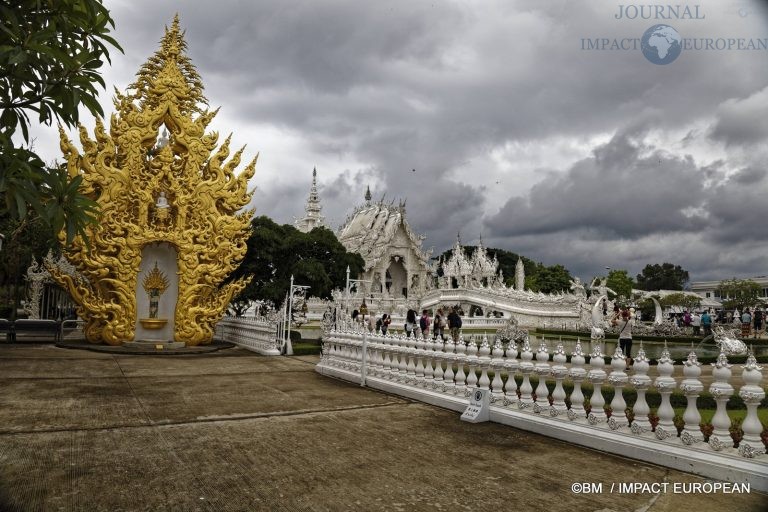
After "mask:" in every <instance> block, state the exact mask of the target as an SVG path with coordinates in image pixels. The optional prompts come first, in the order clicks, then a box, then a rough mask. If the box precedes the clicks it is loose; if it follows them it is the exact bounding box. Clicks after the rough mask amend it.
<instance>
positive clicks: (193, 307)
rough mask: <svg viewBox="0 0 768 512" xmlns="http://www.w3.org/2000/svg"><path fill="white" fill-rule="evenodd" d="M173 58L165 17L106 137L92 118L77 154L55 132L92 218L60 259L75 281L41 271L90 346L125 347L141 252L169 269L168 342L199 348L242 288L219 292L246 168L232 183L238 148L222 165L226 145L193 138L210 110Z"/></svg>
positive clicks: (239, 235)
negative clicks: (96, 209)
mask: <svg viewBox="0 0 768 512" xmlns="http://www.w3.org/2000/svg"><path fill="white" fill-rule="evenodd" d="M185 49H186V43H185V41H184V38H183V33H182V32H181V31H180V30H179V20H178V16H177V17H176V18H174V20H173V23H172V25H171V27H170V29H169V28H168V27H166V29H165V36H164V37H163V38H162V41H161V43H160V49H159V50H158V51H157V52H156V53H155V55H153V56H152V57H150V58H149V60H148V61H147V62H146V63H145V64H144V65H143V66H142V67H141V69H140V70H139V72H138V74H137V79H136V81H135V82H134V83H133V84H131V85H130V86H129V88H128V91H127V92H126V93H125V94H120V93H119V92H117V93H116V97H115V100H114V103H115V108H116V112H115V113H114V114H112V117H111V120H110V126H109V133H107V131H106V129H105V127H104V124H103V122H102V121H101V120H100V119H97V120H96V128H95V131H94V135H95V140H93V139H91V138H90V137H89V135H88V133H87V131H86V129H85V128H84V127H83V126H82V125H80V127H79V132H80V142H81V144H82V147H83V150H84V151H83V153H82V154H80V153H79V151H78V149H77V148H75V146H74V145H73V144H72V143H71V142H70V140H69V139H68V138H67V136H66V135H65V133H64V131H63V130H62V129H61V128H60V133H61V149H62V151H63V153H64V156H65V158H66V161H67V169H68V172H69V174H70V176H77V175H80V176H82V177H83V181H82V185H81V192H82V193H83V194H85V195H87V196H88V197H90V198H91V199H93V200H94V201H96V202H98V203H99V205H100V207H101V213H100V218H99V221H98V222H97V223H96V224H94V225H91V226H90V227H89V228H88V230H87V234H88V239H89V242H88V243H86V241H85V240H83V239H82V238H77V239H75V242H74V244H73V245H72V247H70V248H69V249H68V251H67V253H66V256H67V258H68V259H69V261H71V262H72V263H73V264H74V265H75V266H76V267H77V269H78V270H79V271H80V273H81V274H82V277H81V278H77V277H72V276H70V275H67V274H64V273H62V272H59V271H57V269H55V268H52V269H51V271H52V274H53V276H54V278H55V279H56V280H57V281H58V282H59V283H60V284H61V285H63V286H64V287H66V288H67V289H68V290H69V292H70V293H71V295H72V297H73V298H74V300H75V302H76V303H77V304H78V305H79V308H78V313H79V314H80V316H81V317H82V318H83V319H85V322H86V325H85V335H86V338H87V339H88V340H89V341H90V342H93V343H108V344H110V345H120V344H121V343H123V342H125V341H132V340H134V337H135V335H136V329H137V325H138V320H139V317H141V316H145V312H143V311H141V312H139V311H138V310H137V309H138V308H137V289H138V288H139V287H138V284H137V283H138V281H139V272H140V267H141V266H142V251H143V250H144V249H145V247H147V246H150V245H152V247H160V246H162V247H165V246H167V247H168V251H169V253H171V254H173V256H172V257H173V258H174V259H175V263H174V265H175V266H174V269H175V270H176V271H175V272H174V274H177V275H178V279H177V282H178V284H177V290H175V291H174V292H175V293H174V294H173V296H174V297H175V305H170V306H169V308H170V311H172V312H175V313H174V314H173V315H171V316H173V318H172V320H173V322H172V325H173V328H172V330H173V333H172V337H173V341H177V342H184V343H186V345H199V344H207V343H210V342H211V340H212V338H213V328H214V325H215V324H216V322H218V321H219V320H220V319H221V317H222V315H223V314H224V310H225V308H226V306H227V305H228V304H229V302H230V300H231V299H232V297H233V296H234V295H235V294H236V293H238V292H239V291H240V290H242V289H243V287H244V286H245V285H246V281H244V280H238V281H234V282H231V283H228V284H224V285H223V284H222V283H223V281H224V280H225V278H226V277H227V276H228V275H229V274H230V273H231V272H232V270H234V269H235V267H236V266H237V265H238V263H239V262H240V261H241V260H242V258H243V257H244V256H245V252H246V239H247V238H248V235H249V233H250V227H249V221H250V218H251V215H252V211H241V209H242V208H243V207H245V206H246V205H247V204H248V202H249V201H250V198H251V194H252V192H249V191H248V180H249V179H250V178H251V177H252V176H253V173H254V170H255V167H256V159H254V160H253V161H252V162H251V163H250V164H248V166H247V167H246V168H245V169H244V170H243V171H242V172H241V173H240V174H239V175H236V174H235V172H234V171H235V168H236V167H237V166H238V165H239V164H240V158H241V155H242V152H243V149H244V148H243V149H240V150H239V151H237V152H236V153H235V154H234V155H233V156H232V158H231V159H229V160H227V158H228V157H229V154H230V149H229V142H230V138H227V139H226V141H225V142H224V144H223V145H222V146H221V147H219V148H218V150H217V149H216V145H217V141H218V134H217V133H215V132H213V133H205V129H206V127H207V126H208V124H209V123H210V122H211V120H212V119H213V117H214V116H215V115H216V111H213V112H211V111H209V110H208V109H207V100H206V99H205V97H204V96H203V85H202V82H201V80H200V77H199V76H198V74H197V72H196V70H195V68H194V66H193V65H192V63H191V62H190V60H189V58H188V57H187V56H186V55H185V53H184V51H185ZM161 130H162V131H163V132H165V134H164V135H162V136H161V135H160V133H161ZM166 130H167V132H166ZM153 244H154V245H153ZM174 279H175V278H174ZM142 300H143V299H142ZM139 328H140V327H139Z"/></svg>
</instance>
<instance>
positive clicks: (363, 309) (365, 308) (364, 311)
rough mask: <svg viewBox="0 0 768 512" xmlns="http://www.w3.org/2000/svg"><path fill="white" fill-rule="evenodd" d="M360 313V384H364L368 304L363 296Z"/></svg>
mask: <svg viewBox="0 0 768 512" xmlns="http://www.w3.org/2000/svg"><path fill="white" fill-rule="evenodd" d="M360 314H361V315H363V360H362V362H361V363H362V364H361V365H360V385H361V386H365V370H366V368H365V366H366V362H367V359H368V357H367V356H368V327H367V326H366V325H365V315H367V314H368V305H367V304H366V303H365V297H363V303H362V304H360Z"/></svg>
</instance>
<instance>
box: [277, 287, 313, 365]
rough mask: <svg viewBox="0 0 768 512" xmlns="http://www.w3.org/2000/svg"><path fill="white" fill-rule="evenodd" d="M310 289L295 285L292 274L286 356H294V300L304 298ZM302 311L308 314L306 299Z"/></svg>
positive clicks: (285, 345)
mask: <svg viewBox="0 0 768 512" xmlns="http://www.w3.org/2000/svg"><path fill="white" fill-rule="evenodd" d="M308 289H309V286H305V285H301V284H293V274H291V287H290V289H289V290H288V328H287V329H286V336H285V344H284V345H283V346H284V347H285V355H287V356H292V355H293V345H291V322H292V321H293V298H294V297H296V298H304V294H305V293H306V291H307V290H308ZM305 308H306V309H305ZM301 309H302V311H303V312H306V311H307V310H308V308H307V302H306V299H305V300H304V305H303V306H302V308H301Z"/></svg>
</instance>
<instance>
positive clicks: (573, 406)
mask: <svg viewBox="0 0 768 512" xmlns="http://www.w3.org/2000/svg"><path fill="white" fill-rule="evenodd" d="M462 341H463V340H460V342H459V343H456V344H454V343H453V342H451V341H448V342H447V343H443V342H442V341H441V340H423V339H418V340H417V339H416V338H404V337H402V336H382V335H378V334H370V333H363V332H351V331H331V332H330V333H329V334H328V335H327V336H326V337H325V338H324V340H323V355H322V357H321V360H320V362H319V363H318V365H317V367H316V370H317V371H318V372H319V373H321V374H324V375H330V376H334V377H338V378H341V379H344V380H348V381H352V382H357V383H364V384H365V385H367V386H370V387H373V388H377V389H381V390H384V391H387V392H391V393H395V394H399V395H402V396H407V397H409V398H413V399H416V400H421V401H423V402H427V403H431V404H434V405H438V406H441V407H446V408H449V409H453V410H456V411H462V410H464V408H465V407H466V406H467V404H468V397H469V396H470V394H471V390H472V389H473V388H481V389H488V390H489V391H490V394H491V405H490V419H491V421H495V422H499V423H504V424H507V425H511V426H513V427H517V428H521V429H524V430H529V431H533V432H537V433H540V434H544V435H548V436H550V437H554V438H557V439H561V440H565V441H568V442H571V443H575V444H579V445H583V446H588V447H590V448H593V449H598V450H602V451H606V452H610V453H615V454H618V455H622V456H626V457H631V458H635V459H640V460H644V461H647V462H651V463H654V464H659V465H663V466H667V467H670V468H674V469H679V470H682V471H688V472H692V473H696V474H699V475H703V476H705V477H709V478H714V479H718V480H725V481H729V482H735V483H749V484H750V485H751V486H752V488H754V489H756V490H761V491H764V492H765V491H768V457H767V456H766V455H765V445H764V444H763V442H762V440H761V437H760V435H761V432H762V430H763V426H762V424H761V422H760V420H759V418H758V415H757V408H758V406H759V404H760V402H761V400H762V399H763V398H765V391H764V390H763V388H762V387H761V382H762V371H761V370H762V367H760V366H759V365H757V363H756V361H755V359H754V357H752V356H750V357H749V358H748V359H747V363H746V364H745V365H744V366H743V372H742V376H741V379H740V380H741V381H742V382H740V383H734V384H735V385H732V384H731V383H730V382H729V381H730V380H732V379H731V370H730V365H729V364H728V362H727V359H726V357H725V355H722V354H721V355H720V358H719V359H718V362H717V363H715V364H713V369H712V376H713V382H712V384H710V385H709V387H708V390H709V392H710V394H711V395H712V396H713V397H714V399H715V401H716V404H717V411H716V413H715V415H714V417H713V419H712V425H713V427H714V431H713V432H712V434H711V435H710V436H709V439H708V441H705V440H704V436H703V434H702V432H701V430H700V427H699V423H700V421H701V415H700V413H699V411H698V408H697V400H696V399H697V398H698V396H699V394H700V393H701V392H702V391H703V390H704V385H703V384H702V382H701V381H700V380H699V376H700V375H701V368H700V366H701V363H698V362H697V360H696V355H695V353H694V352H691V354H690V355H689V356H688V359H687V360H686V361H685V362H684V366H683V378H682V379H680V380H679V382H678V379H676V378H675V377H673V374H674V373H675V368H677V367H676V366H673V364H674V362H673V361H671V360H670V359H669V357H668V355H667V354H666V352H665V353H664V354H662V357H661V358H660V359H659V363H658V374H659V376H658V377H656V379H655V380H652V379H651V377H649V376H648V370H649V364H648V360H647V359H646V358H645V354H644V353H642V350H641V351H640V352H641V353H638V354H637V357H636V358H635V360H634V365H633V372H632V374H631V375H629V374H628V373H627V372H626V371H625V360H624V356H623V354H621V351H620V349H618V350H617V351H616V353H615V354H614V356H613V358H612V360H611V363H610V367H609V368H607V369H606V368H605V360H604V358H603V355H602V354H601V353H600V348H599V347H596V348H595V351H594V352H593V353H592V354H591V356H592V357H591V358H590V362H589V366H585V358H584V354H582V351H581V345H580V344H577V345H576V348H575V350H574V352H573V354H572V355H571V363H570V365H569V367H567V366H566V365H565V363H566V360H567V358H566V354H565V351H564V350H563V349H562V346H559V347H558V348H557V349H556V350H555V352H554V355H553V357H552V362H551V363H550V354H549V349H548V348H547V346H546V344H544V343H542V345H541V346H540V347H539V348H538V350H537V351H536V353H535V356H534V352H533V351H532V350H531V348H530V347H529V346H528V343H527V342H526V343H525V344H524V345H523V346H522V347H517V346H516V345H515V344H514V343H510V344H509V346H506V347H504V346H503V345H502V344H501V343H500V342H496V343H495V344H494V346H493V347H491V346H489V344H488V341H487V339H484V340H483V343H482V344H481V345H480V347H478V346H477V345H475V344H474V343H470V344H468V345H465V344H463V343H462ZM364 347H365V348H364ZM534 357H535V361H534ZM467 368H468V369H469V371H468V372H466V369H467ZM489 372H492V373H493V380H492V381H491V379H490V378H489ZM478 373H479V377H478ZM534 374H535V375H537V376H538V377H539V382H538V386H537V387H536V389H535V390H534V389H533V388H532V385H531V382H530V377H531V375H534ZM503 375H506V376H507V379H506V382H504V380H503V379H502V376H503ZM518 375H519V376H522V383H521V384H520V385H518V383H517V382H516V379H515V378H514V377H515V376H518ZM566 378H568V379H570V380H571V381H572V382H573V390H572V392H571V393H570V396H567V394H566V391H565V389H564V387H563V381H564V380H565V379H566ZM547 380H550V381H554V383H555V387H554V390H553V391H552V393H551V394H550V392H549V390H548V388H547V386H546V381H547ZM585 381H586V382H589V383H591V384H592V387H593V391H592V394H591V396H590V397H589V401H590V404H591V411H590V412H589V414H587V412H586V410H585V407H584V405H585V397H584V394H583V392H582V390H581V386H582V383H583V382H585ZM606 383H607V384H609V385H611V386H613V388H614V390H615V393H614V397H613V400H612V401H611V403H610V407H611V409H612V412H611V414H610V417H608V416H607V414H606V412H605V410H604V408H603V406H604V404H605V399H604V398H603V393H602V390H601V386H602V385H604V384H606ZM738 384H740V389H739V392H738V395H739V396H740V397H741V398H742V400H743V401H744V403H745V405H746V407H747V414H746V417H745V418H744V421H743V422H742V430H743V432H744V435H743V439H742V440H741V442H740V443H739V447H738V449H736V448H734V442H733V440H732V438H731V436H730V433H729V428H730V426H731V420H730V417H729V416H728V412H727V410H726V403H727V402H728V399H729V398H730V397H731V396H732V395H733V394H734V393H735V391H734V387H737V386H738ZM569 387H570V386H569ZM650 387H655V388H656V389H657V390H658V392H659V394H660V395H661V405H660V407H659V408H658V411H657V416H658V424H657V425H656V427H655V428H652V425H651V422H650V420H649V413H650V408H649V406H648V403H647V401H646V398H645V394H646V391H647V390H648V389H649V388H650ZM676 387H679V389H680V390H681V391H683V393H684V394H685V397H686V399H687V408H686V410H685V413H684V415H683V419H684V421H685V425H684V428H683V431H682V434H681V435H680V436H679V437H678V433H677V429H676V427H675V424H674V421H673V419H674V416H675V413H674V410H673V408H672V406H671V403H670V395H671V394H672V392H673V390H674V389H675V388H676ZM625 388H627V389H634V390H635V391H636V392H637V400H636V402H635V404H634V407H633V415H634V418H633V420H632V422H631V423H630V421H629V420H628V418H627V416H626V414H625V409H626V407H627V406H626V402H625V400H624V396H623V392H622V390H623V389H625Z"/></svg>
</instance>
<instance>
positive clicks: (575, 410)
mask: <svg viewBox="0 0 768 512" xmlns="http://www.w3.org/2000/svg"><path fill="white" fill-rule="evenodd" d="M568 375H570V377H571V380H573V391H572V392H571V408H570V409H568V419H569V420H571V421H573V420H576V419H580V420H583V419H584V418H586V417H587V412H586V411H585V410H584V393H582V391H581V382H582V381H583V380H584V379H585V378H586V377H587V370H585V369H584V353H583V352H582V349H581V339H576V347H575V348H574V349H573V353H572V354H571V369H570V371H569V372H568Z"/></svg>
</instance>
